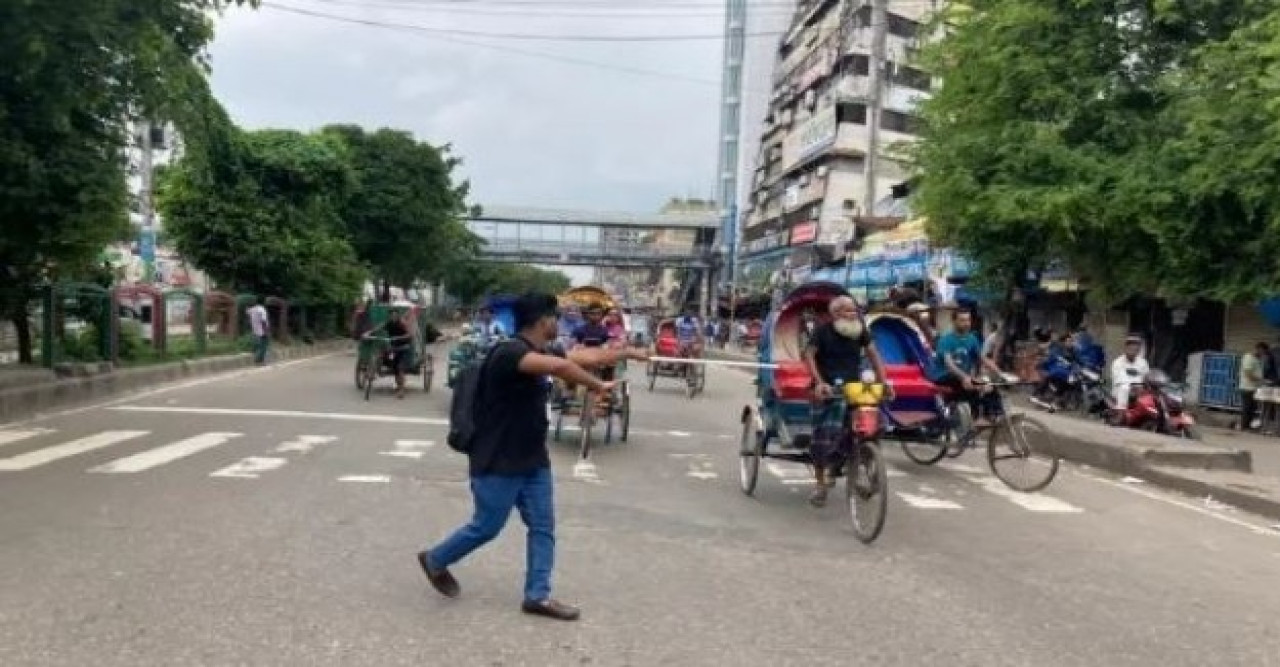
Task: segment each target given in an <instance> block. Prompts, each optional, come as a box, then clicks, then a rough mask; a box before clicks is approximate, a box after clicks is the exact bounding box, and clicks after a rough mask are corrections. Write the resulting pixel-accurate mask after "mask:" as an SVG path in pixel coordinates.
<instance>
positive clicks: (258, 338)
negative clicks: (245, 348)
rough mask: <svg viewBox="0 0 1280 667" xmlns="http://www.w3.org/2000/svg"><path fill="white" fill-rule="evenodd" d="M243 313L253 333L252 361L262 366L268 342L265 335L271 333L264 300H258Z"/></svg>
mask: <svg viewBox="0 0 1280 667" xmlns="http://www.w3.org/2000/svg"><path fill="white" fill-rule="evenodd" d="M245 312H246V314H248V316H249V329H250V330H251V331H253V361H254V363H257V364H264V363H266V361H267V343H268V341H269V340H270V338H269V337H268V335H267V334H268V333H270V331H271V319H270V318H269V317H267V307H266V306H265V305H264V300H263V299H261V298H259V299H258V303H256V304H254V305H253V306H251V307H250V308H249V310H247V311H245Z"/></svg>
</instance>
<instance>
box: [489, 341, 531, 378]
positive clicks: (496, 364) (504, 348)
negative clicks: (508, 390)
mask: <svg viewBox="0 0 1280 667" xmlns="http://www.w3.org/2000/svg"><path fill="white" fill-rule="evenodd" d="M531 352H532V350H530V349H529V347H528V346H527V345H522V344H520V343H518V342H513V343H507V344H506V345H500V346H498V347H497V348H496V349H494V351H493V352H492V355H493V357H492V358H491V359H490V360H489V377H490V378H491V379H492V380H494V381H495V382H498V383H503V382H506V381H509V380H513V379H515V378H516V376H518V375H519V374H520V360H521V359H524V355H526V354H529V353H531Z"/></svg>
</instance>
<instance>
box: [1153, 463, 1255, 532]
mask: <svg viewBox="0 0 1280 667" xmlns="http://www.w3.org/2000/svg"><path fill="white" fill-rule="evenodd" d="M1134 477H1138V478H1140V479H1143V480H1146V481H1147V482H1150V483H1152V484H1155V485H1157V486H1160V487H1163V488H1166V489H1171V490H1174V491H1177V492H1179V493H1183V494H1186V495H1188V496H1194V497H1201V498H1205V499H1206V502H1208V501H1210V500H1211V501H1214V502H1219V503H1224V504H1226V505H1230V506H1232V507H1235V508H1237V509H1241V510H1244V511H1246V512H1252V513H1254V514H1258V515H1261V516H1264V517H1266V518H1268V519H1272V520H1277V521H1280V479H1275V478H1269V477H1258V476H1252V475H1248V474H1244V473H1230V472H1195V471H1187V470H1171V469H1168V468H1161V467H1158V466H1153V467H1151V468H1148V469H1147V470H1145V471H1143V473H1142V474H1140V475H1134Z"/></svg>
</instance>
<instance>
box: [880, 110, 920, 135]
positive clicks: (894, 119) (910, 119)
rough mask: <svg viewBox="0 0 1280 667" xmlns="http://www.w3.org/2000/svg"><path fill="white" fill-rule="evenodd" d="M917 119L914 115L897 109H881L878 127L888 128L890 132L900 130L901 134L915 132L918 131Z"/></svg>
mask: <svg viewBox="0 0 1280 667" xmlns="http://www.w3.org/2000/svg"><path fill="white" fill-rule="evenodd" d="M918 125H919V120H918V119H916V118H915V117H914V116H910V115H908V114H905V113H899V112H897V111H890V110H888V109H882V110H881V111H880V128H881V129H884V130H889V131H890V132H901V133H902V134H917V133H918V132H919V127H918Z"/></svg>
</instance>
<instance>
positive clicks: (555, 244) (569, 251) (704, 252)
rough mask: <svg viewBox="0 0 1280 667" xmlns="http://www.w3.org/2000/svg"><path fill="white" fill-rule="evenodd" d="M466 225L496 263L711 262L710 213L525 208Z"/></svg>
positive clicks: (485, 214)
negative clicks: (602, 211) (633, 212)
mask: <svg viewBox="0 0 1280 667" xmlns="http://www.w3.org/2000/svg"><path fill="white" fill-rule="evenodd" d="M467 225H468V227H469V228H470V230H471V232H472V233H473V234H475V235H477V236H479V237H480V238H481V239H483V240H484V247H483V248H482V249H481V256H482V257H484V258H486V259H488V260H490V261H494V262H513V263H514V262H518V263H522V264H554V265H562V266H612V267H627V266H670V267H684V268H697V269H704V268H708V267H710V266H711V264H712V261H713V253H712V247H713V246H712V243H713V239H714V238H715V232H716V230H717V229H719V226H720V221H719V219H718V218H717V217H716V215H715V214H714V213H696V214H652V215H634V214H626V213H601V212H591V211H568V210H556V209H539V208H524V207H501V206H494V207H485V208H484V209H483V211H481V212H480V213H479V214H478V215H474V216H472V217H471V218H470V219H469V220H468V221H467Z"/></svg>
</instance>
